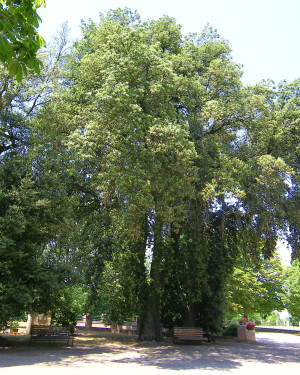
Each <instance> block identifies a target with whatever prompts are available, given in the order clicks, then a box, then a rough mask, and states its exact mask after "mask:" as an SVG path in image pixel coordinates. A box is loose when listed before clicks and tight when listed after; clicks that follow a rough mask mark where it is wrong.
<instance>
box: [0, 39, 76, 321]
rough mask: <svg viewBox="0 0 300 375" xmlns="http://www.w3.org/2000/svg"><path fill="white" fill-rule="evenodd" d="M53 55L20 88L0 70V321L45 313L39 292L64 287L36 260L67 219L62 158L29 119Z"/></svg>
mask: <svg viewBox="0 0 300 375" xmlns="http://www.w3.org/2000/svg"><path fill="white" fill-rule="evenodd" d="M58 50H60V51H61V46H60V47H59V48H58ZM59 55H60V54H59V53H58V54H56V55H55V58H54V61H53V64H51V66H52V68H51V69H50V70H49V71H48V72H47V73H46V72H45V73H43V74H42V75H41V76H40V77H37V76H35V75H30V76H28V77H27V78H26V79H25V80H24V81H23V82H22V84H21V83H18V82H16V80H15V79H14V78H11V77H10V76H9V74H8V72H7V70H6V69H5V67H4V66H3V65H1V67H0V69H1V75H0V82H1V92H0V175H1V179H0V202H1V203H0V233H1V245H0V253H1V257H0V262H1V281H0V290H1V293H0V296H1V297H0V298H1V303H2V304H3V306H6V308H5V309H3V311H2V314H1V322H5V321H7V320H10V319H12V318H13V317H17V316H20V315H21V314H22V313H23V312H24V311H31V310H34V309H38V308H43V309H45V308H46V307H45V304H44V305H43V304H42V303H41V299H42V300H44V296H45V295H46V294H45V290H48V292H49V293H50V289H51V286H53V287H54V285H55V284H56V282H55V281H54V280H57V282H58V280H60V282H62V283H63V282H64V279H61V278H57V277H56V276H55V271H54V269H52V270H51V269H50V268H51V267H49V266H48V265H46V264H45V263H44V262H41V260H40V255H41V253H42V248H43V246H45V245H46V244H47V242H48V241H49V240H50V239H51V237H52V236H54V235H55V234H56V233H57V231H59V230H60V228H61V227H64V224H67V222H68V218H69V213H70V210H69V209H70V205H69V199H68V197H67V193H66V189H65V187H67V185H65V187H64V182H65V181H63V180H62V179H59V178H58V176H59V174H60V173H61V171H62V170H63V169H64V162H63V156H62V154H60V155H59V154H58V153H57V151H56V150H55V149H54V148H53V147H52V146H51V144H49V142H48V143H47V142H45V139H44V140H42V139H41V137H40V136H39V134H38V133H37V132H35V131H34V130H33V125H32V117H33V115H34V114H35V113H36V112H37V109H38V108H39V106H40V105H42V103H43V102H44V101H45V96H46V95H47V96H48V95H49V94H50V92H51V88H50V87H51V82H52V79H53V80H55V79H56V78H57V77H58V75H57V72H58V70H59V69H58V66H59V63H60V59H61V55H60V57H59V58H58V56H59ZM52 57H53V56H52ZM48 61H50V60H48ZM52 88H53V85H52ZM47 100H48V99H47ZM61 176H63V174H61ZM52 271H53V272H52ZM46 274H47V275H48V278H49V282H48V283H47V282H46V280H45V279H44V278H43V275H46ZM41 279H42V280H43V282H40V280H41ZM50 280H51V281H53V282H50ZM45 285H47V286H48V288H50V289H47V288H44V286H45Z"/></svg>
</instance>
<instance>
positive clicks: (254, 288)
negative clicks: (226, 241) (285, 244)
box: [227, 256, 284, 317]
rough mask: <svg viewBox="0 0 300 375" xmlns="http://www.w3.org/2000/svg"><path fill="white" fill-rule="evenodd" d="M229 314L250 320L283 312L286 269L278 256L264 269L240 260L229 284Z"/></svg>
mask: <svg viewBox="0 0 300 375" xmlns="http://www.w3.org/2000/svg"><path fill="white" fill-rule="evenodd" d="M227 288H228V294H227V301H228V312H229V313H231V314H241V315H244V316H246V317H250V316H251V315H253V314H255V313H256V314H260V315H264V316H266V315H270V314H271V313H272V311H273V310H278V311H282V310H283V309H284V304H283V267H282V265H281V261H280V258H279V257H278V256H275V257H273V258H271V259H269V260H264V261H263V262H262V263H261V264H260V265H258V266H257V265H255V264H253V263H251V262H248V261H245V260H240V261H239V262H238V263H237V265H236V266H235V268H234V271H233V274H232V276H231V278H230V281H229V283H228V286H227Z"/></svg>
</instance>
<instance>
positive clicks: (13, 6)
mask: <svg viewBox="0 0 300 375" xmlns="http://www.w3.org/2000/svg"><path fill="white" fill-rule="evenodd" d="M41 5H43V6H45V1H44V0H22V1H20V0H1V1H0V15H1V18H0V61H2V62H3V63H6V64H7V68H8V71H9V73H10V75H11V76H13V77H16V79H17V81H18V82H20V81H21V80H22V78H23V76H24V75H27V69H28V68H29V69H32V70H34V71H35V72H36V73H37V74H39V73H40V71H41V67H42V65H43V64H42V62H41V61H40V60H39V59H38V58H37V57H36V53H37V51H38V49H39V48H40V47H42V46H44V44H45V43H44V40H43V38H42V37H41V36H40V35H39V34H38V33H37V31H36V30H37V29H38V26H39V22H40V21H41V19H40V17H39V16H38V14H37V11H36V10H37V8H39V7H40V6H41Z"/></svg>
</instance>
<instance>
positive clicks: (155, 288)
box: [139, 218, 163, 341]
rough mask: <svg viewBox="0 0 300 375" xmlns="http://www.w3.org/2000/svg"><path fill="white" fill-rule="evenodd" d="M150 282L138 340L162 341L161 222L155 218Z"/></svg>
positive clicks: (146, 288) (147, 286)
mask: <svg viewBox="0 0 300 375" xmlns="http://www.w3.org/2000/svg"><path fill="white" fill-rule="evenodd" d="M153 231H154V249H153V254H152V262H151V271H150V284H149V285H146V287H145V292H146V293H145V308H144V314H143V315H142V317H141V325H140V330H139V340H140V341H153V340H154V341H162V339H163V336H162V325H161V290H162V285H161V280H160V251H161V232H162V222H161V221H160V220H158V218H156V223H155V225H154V228H153Z"/></svg>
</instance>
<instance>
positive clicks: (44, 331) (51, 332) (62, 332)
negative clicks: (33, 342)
mask: <svg viewBox="0 0 300 375" xmlns="http://www.w3.org/2000/svg"><path fill="white" fill-rule="evenodd" d="M30 334H31V336H33V337H35V336H39V337H41V336H69V335H70V327H68V326H42V325H33V326H31V332H30Z"/></svg>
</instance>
